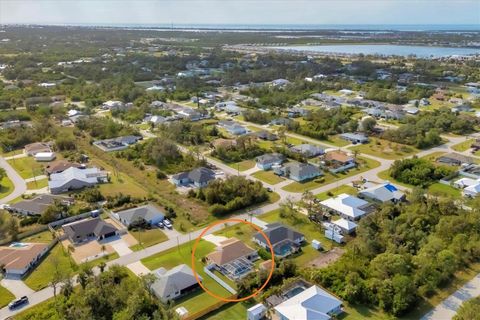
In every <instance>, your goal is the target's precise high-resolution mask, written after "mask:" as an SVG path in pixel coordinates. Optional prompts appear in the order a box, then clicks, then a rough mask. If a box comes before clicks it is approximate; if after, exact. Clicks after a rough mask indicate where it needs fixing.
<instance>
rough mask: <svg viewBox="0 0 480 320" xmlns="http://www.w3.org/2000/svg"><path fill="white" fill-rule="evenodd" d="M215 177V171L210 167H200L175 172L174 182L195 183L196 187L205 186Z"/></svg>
mask: <svg viewBox="0 0 480 320" xmlns="http://www.w3.org/2000/svg"><path fill="white" fill-rule="evenodd" d="M214 179H215V172H214V171H213V170H211V169H209V168H205V167H200V168H196V169H193V170H192V171H185V172H181V173H177V174H174V175H173V176H172V182H173V183H174V184H175V185H176V186H177V187H178V186H188V185H193V186H195V187H196V188H201V187H205V186H206V185H207V184H208V183H209V182H210V181H212V180H214Z"/></svg>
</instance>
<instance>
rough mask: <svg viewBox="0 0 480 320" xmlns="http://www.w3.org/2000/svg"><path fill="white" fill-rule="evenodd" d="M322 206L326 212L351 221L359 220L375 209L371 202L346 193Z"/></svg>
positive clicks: (322, 203) (324, 202)
mask: <svg viewBox="0 0 480 320" xmlns="http://www.w3.org/2000/svg"><path fill="white" fill-rule="evenodd" d="M320 204H321V205H322V206H323V207H324V208H325V209H326V210H328V211H330V212H332V213H336V214H339V215H340V216H341V217H343V218H345V219H347V220H350V221H356V220H359V219H360V218H362V217H363V216H365V215H367V214H368V213H370V212H372V211H373V209H374V206H373V205H372V204H370V203H369V202H367V201H365V200H362V199H360V198H357V197H355V196H352V195H349V194H346V193H342V194H340V195H338V196H336V197H333V198H329V199H327V200H324V201H322V202H320Z"/></svg>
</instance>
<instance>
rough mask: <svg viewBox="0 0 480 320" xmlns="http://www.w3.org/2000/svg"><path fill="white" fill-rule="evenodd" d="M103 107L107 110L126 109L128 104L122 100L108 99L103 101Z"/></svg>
mask: <svg viewBox="0 0 480 320" xmlns="http://www.w3.org/2000/svg"><path fill="white" fill-rule="evenodd" d="M102 108H103V109H105V110H112V111H116V110H125V109H126V105H125V103H123V102H122V101H115V100H108V101H105V102H104V103H102Z"/></svg>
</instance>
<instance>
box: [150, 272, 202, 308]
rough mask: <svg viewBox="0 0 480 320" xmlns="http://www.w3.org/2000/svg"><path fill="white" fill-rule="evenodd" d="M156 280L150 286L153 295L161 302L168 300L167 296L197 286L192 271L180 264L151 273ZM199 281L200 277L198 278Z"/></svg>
mask: <svg viewBox="0 0 480 320" xmlns="http://www.w3.org/2000/svg"><path fill="white" fill-rule="evenodd" d="M153 273H154V274H155V275H156V277H157V280H155V282H154V283H153V285H152V290H153V291H154V292H155V295H156V296H157V297H158V298H160V299H161V300H163V301H166V300H169V298H168V296H169V295H171V296H173V295H172V294H174V293H175V292H178V291H181V290H183V289H186V288H189V287H191V286H193V285H195V284H197V280H196V279H195V276H194V275H193V271H192V269H190V267H189V266H187V265H186V264H181V265H178V266H176V267H175V268H173V269H170V270H168V271H166V270H165V269H164V268H160V269H157V270H155V271H154V272H153ZM200 280H201V277H200Z"/></svg>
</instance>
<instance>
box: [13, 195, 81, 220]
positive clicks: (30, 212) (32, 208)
mask: <svg viewBox="0 0 480 320" xmlns="http://www.w3.org/2000/svg"><path fill="white" fill-rule="evenodd" d="M55 201H58V202H60V203H62V204H65V205H71V204H73V201H74V200H73V198H69V197H62V196H54V195H50V194H42V195H39V196H37V197H35V198H33V199H28V200H22V201H19V202H17V203H13V204H10V205H6V206H5V209H7V210H8V211H10V212H16V213H20V214H23V215H26V216H39V215H42V214H43V213H44V212H45V210H47V208H48V207H49V206H51V205H52V204H54V203H55Z"/></svg>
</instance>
